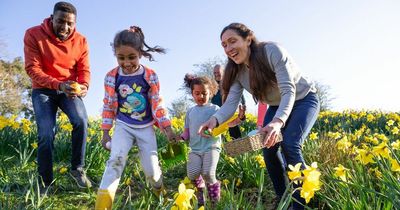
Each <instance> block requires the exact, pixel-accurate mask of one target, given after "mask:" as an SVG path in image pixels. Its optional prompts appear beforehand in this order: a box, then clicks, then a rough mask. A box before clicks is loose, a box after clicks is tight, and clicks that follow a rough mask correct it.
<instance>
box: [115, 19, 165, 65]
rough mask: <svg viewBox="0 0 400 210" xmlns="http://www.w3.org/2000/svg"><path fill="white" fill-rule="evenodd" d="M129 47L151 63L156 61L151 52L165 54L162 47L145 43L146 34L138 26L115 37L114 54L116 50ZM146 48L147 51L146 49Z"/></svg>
mask: <svg viewBox="0 0 400 210" xmlns="http://www.w3.org/2000/svg"><path fill="white" fill-rule="evenodd" d="M121 45H127V46H130V47H133V48H134V49H135V50H137V51H138V52H140V54H142V55H143V56H144V57H146V58H148V59H149V61H154V59H153V55H151V52H156V53H165V49H164V48H161V47H160V46H155V47H150V46H148V45H147V44H146V42H145V41H144V34H143V31H142V29H141V28H139V27H138V26H131V27H130V28H129V29H125V30H123V31H120V32H118V33H117V34H116V35H115V37H114V42H113V43H111V46H112V47H113V50H114V53H115V48H117V47H119V46H121ZM145 47H146V48H147V49H145Z"/></svg>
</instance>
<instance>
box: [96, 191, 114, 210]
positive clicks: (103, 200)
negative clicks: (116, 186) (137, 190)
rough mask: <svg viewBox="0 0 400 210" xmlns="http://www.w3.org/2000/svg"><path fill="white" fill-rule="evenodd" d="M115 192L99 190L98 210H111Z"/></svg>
mask: <svg viewBox="0 0 400 210" xmlns="http://www.w3.org/2000/svg"><path fill="white" fill-rule="evenodd" d="M114 196H115V192H114V193H111V192H109V191H108V190H107V189H99V191H97V198H96V206H95V209H96V210H111V207H112V203H113V201H114Z"/></svg>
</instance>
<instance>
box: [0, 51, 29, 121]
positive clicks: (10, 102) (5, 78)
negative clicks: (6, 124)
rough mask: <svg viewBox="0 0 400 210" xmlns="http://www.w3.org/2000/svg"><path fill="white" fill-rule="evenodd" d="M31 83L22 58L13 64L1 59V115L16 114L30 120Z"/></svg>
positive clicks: (18, 58) (15, 60)
mask: <svg viewBox="0 0 400 210" xmlns="http://www.w3.org/2000/svg"><path fill="white" fill-rule="evenodd" d="M30 87H31V82H30V79H29V77H28V75H27V74H26V72H25V67H24V63H23V61H22V58H21V57H17V58H15V59H14V60H13V61H12V62H9V61H5V60H2V59H0V115H7V114H16V115H20V114H22V115H23V116H25V117H27V118H30V117H31V116H32V114H33V108H32V103H31V99H30V97H31V94H32V91H31V88H30Z"/></svg>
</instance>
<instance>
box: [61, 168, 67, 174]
mask: <svg viewBox="0 0 400 210" xmlns="http://www.w3.org/2000/svg"><path fill="white" fill-rule="evenodd" d="M67 171H68V169H67V168H66V167H61V168H60V174H65V172H67Z"/></svg>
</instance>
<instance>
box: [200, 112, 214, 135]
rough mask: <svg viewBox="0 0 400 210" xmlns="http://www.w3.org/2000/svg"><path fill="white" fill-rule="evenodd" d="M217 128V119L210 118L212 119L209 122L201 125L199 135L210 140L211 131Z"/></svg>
mask: <svg viewBox="0 0 400 210" xmlns="http://www.w3.org/2000/svg"><path fill="white" fill-rule="evenodd" d="M215 127H217V118H215V117H210V119H209V120H207V122H205V123H203V124H201V126H200V128H199V130H198V131H197V134H199V135H201V136H203V137H206V138H210V137H211V131H212V129H214V128H215ZM207 133H208V134H207Z"/></svg>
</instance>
